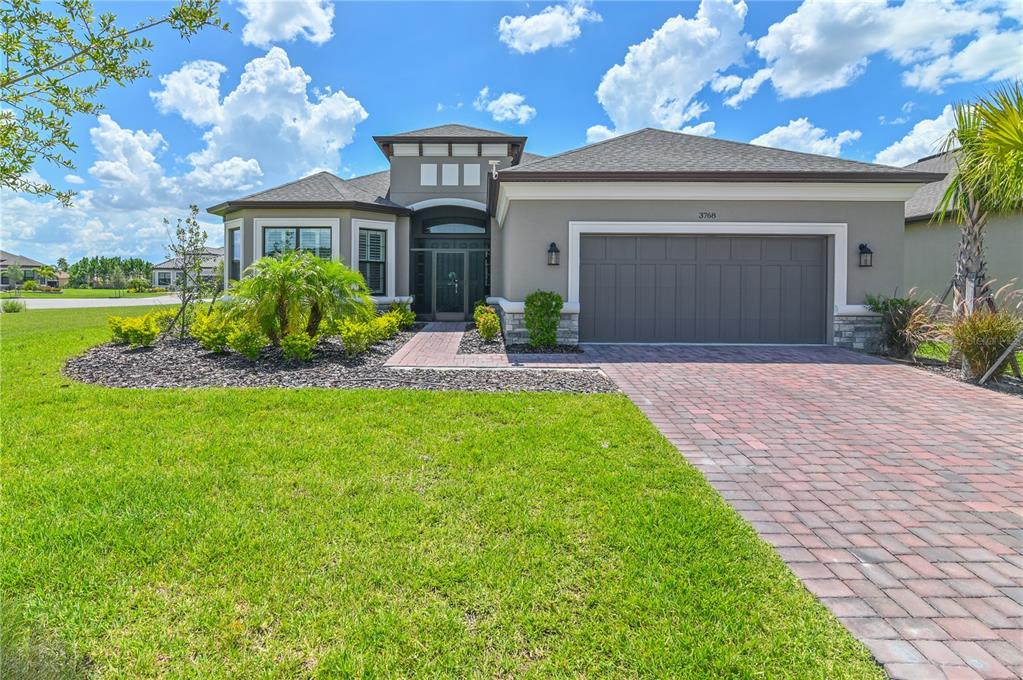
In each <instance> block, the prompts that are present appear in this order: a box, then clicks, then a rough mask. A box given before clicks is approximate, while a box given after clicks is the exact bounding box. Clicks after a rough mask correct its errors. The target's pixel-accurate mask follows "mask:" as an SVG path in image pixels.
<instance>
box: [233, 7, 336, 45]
mask: <svg viewBox="0 0 1023 680" xmlns="http://www.w3.org/2000/svg"><path fill="white" fill-rule="evenodd" d="M239 9H240V10H241V13H242V16H244V17H245V18H246V19H247V22H246V23H245V27H244V28H243V29H242V42H243V43H245V44H246V45H255V46H256V47H263V48H267V47H269V46H270V45H271V44H272V43H275V42H286V41H289V40H294V39H296V38H304V39H306V40H308V41H309V42H311V43H315V44H317V45H322V44H323V43H325V42H327V41H328V40H330V39H331V38H332V37H333V35H334V28H333V27H332V26H331V22H333V21H334V5H333V4H332V3H331V2H330V1H329V0H241V7H240V8H239Z"/></svg>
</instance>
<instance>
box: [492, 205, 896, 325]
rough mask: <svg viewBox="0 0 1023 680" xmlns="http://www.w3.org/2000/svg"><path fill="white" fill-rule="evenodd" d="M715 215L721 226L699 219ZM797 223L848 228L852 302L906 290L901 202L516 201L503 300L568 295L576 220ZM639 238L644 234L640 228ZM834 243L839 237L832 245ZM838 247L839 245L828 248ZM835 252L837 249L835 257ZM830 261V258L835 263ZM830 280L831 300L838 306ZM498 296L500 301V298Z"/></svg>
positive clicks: (504, 232)
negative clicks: (866, 249)
mask: <svg viewBox="0 0 1023 680" xmlns="http://www.w3.org/2000/svg"><path fill="white" fill-rule="evenodd" d="M700 212H714V213H716V215H717V218H716V219H715V220H699V219H698V215H699V213H700ZM579 220H587V221H617V220H620V221H666V222H697V221H699V222H700V223H701V226H702V225H706V226H711V225H713V224H714V222H781V223H784V222H791V223H793V224H798V223H812V222H818V223H820V222H827V223H836V222H837V223H846V224H848V232H847V233H848V248H847V253H846V255H845V256H846V260H847V263H848V276H847V287H848V289H847V298H846V303H847V304H849V305H858V304H862V303H863V299H864V296H865V295H866V294H867V293H889V294H890V293H891V292H892V291H894V290H895V289H897V288H899V287H901V286H902V279H903V277H902V267H903V203H902V202H901V201H885V202H867V201H848V202H837V201H726V200H719V201H600V200H577V201H547V200H528V201H524V200H517V201H512V202H511V204H510V207H509V209H508V213H507V215H506V217H505V220H504V225H503V226H502V227H500V228H498V229H497V230H496V231H495V233H494V240H498V239H500V241H501V249H502V255H503V258H502V259H503V262H502V267H501V283H500V290H501V293H499V295H500V296H501V297H504V298H506V299H508V300H513V301H519V300H523V299H524V298H525V296H526V295H528V294H529V293H531V292H533V291H534V290H537V289H544V290H552V291H556V292H558V293H560V294H561V295H563V296H566V295H567V294H568V266H567V263H568V257H569V253H568V249H569V242H568V223H569V222H570V221H579ZM638 231H639V232H641V231H642V230H641V229H639V230H638ZM831 240H832V241H833V239H831ZM551 241H554V242H555V243H557V244H558V248H559V249H560V250H561V265H560V266H557V267H551V266H549V265H548V264H547V260H546V251H547V247H548V246H549V245H550V242H551ZM864 242H865V243H868V244H869V245H870V247H871V248H872V249H873V251H874V266H873V267H870V268H860V267H859V266H858V246H859V244H860V243H864ZM830 247H833V244H832V245H830V246H829V248H830ZM831 252H832V253H833V251H831ZM830 262H831V260H830V259H829V263H830ZM832 278H833V277H832V276H831V275H829V277H828V280H829V291H828V294H829V299H831V300H833V294H834V291H833V290H832V285H831V283H830V282H831V281H832ZM495 295H498V294H497V293H495Z"/></svg>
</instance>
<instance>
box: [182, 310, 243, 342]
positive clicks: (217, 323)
mask: <svg viewBox="0 0 1023 680" xmlns="http://www.w3.org/2000/svg"><path fill="white" fill-rule="evenodd" d="M232 330H234V323H233V322H232V321H231V320H230V319H229V318H228V317H227V315H226V314H224V313H223V312H222V311H220V310H219V309H214V310H213V311H211V312H208V311H206V310H200V311H198V312H196V314H195V318H193V319H192V327H191V329H190V330H189V332H190V333H191V334H192V337H193V338H195V339H196V341H197V342H198V343H199V344H200V345H202V347H203V348H204V349H208V350H210V351H211V352H226V351H227V348H228V343H227V339H228V336H230V335H231V331H232Z"/></svg>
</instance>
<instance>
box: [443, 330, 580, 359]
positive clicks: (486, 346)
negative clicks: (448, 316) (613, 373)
mask: <svg viewBox="0 0 1023 680" xmlns="http://www.w3.org/2000/svg"><path fill="white" fill-rule="evenodd" d="M458 353H459V354H505V353H507V354H582V349H581V348H579V347H578V346H577V345H555V346H554V347H545V348H543V349H537V348H535V347H530V346H529V345H527V344H524V343H523V344H515V345H507V346H506V345H505V344H504V336H502V335H498V336H497V339H495V340H494V341H493V342H486V341H484V340H483V338H481V337H480V332H479V331H478V330H476V327H475V326H473V325H472V324H467V325H466V328H465V333H463V334H462V340H461V342H459V343H458Z"/></svg>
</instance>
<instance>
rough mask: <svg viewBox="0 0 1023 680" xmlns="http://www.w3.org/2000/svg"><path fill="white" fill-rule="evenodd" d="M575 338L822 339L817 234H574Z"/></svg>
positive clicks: (823, 265) (823, 253) (822, 245)
mask: <svg viewBox="0 0 1023 680" xmlns="http://www.w3.org/2000/svg"><path fill="white" fill-rule="evenodd" d="M579 264H580V271H579V274H580V281H579V284H580V285H579V303H580V307H581V309H580V312H579V339H580V340H581V341H583V342H742V343H756V342H778V343H823V342H824V341H825V328H824V327H825V321H826V319H827V311H826V305H827V290H828V286H827V280H828V279H827V276H828V274H827V242H826V241H825V239H824V238H819V237H813V238H803V237H750V236H737V237H717V236H583V237H582V239H581V247H580V254H579Z"/></svg>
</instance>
